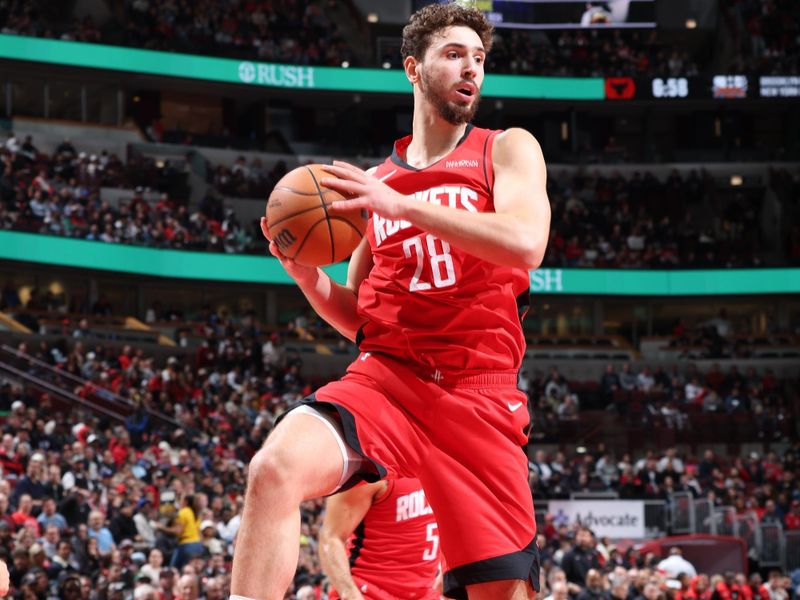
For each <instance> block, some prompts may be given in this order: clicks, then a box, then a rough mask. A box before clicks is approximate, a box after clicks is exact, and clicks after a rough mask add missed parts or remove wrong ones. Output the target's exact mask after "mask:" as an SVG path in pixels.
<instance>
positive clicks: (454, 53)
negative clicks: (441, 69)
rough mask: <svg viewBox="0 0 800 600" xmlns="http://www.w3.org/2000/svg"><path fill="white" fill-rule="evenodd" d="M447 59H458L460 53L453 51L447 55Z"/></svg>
mask: <svg viewBox="0 0 800 600" xmlns="http://www.w3.org/2000/svg"><path fill="white" fill-rule="evenodd" d="M447 58H458V52H456V51H455V50H451V51H450V52H448V53H447Z"/></svg>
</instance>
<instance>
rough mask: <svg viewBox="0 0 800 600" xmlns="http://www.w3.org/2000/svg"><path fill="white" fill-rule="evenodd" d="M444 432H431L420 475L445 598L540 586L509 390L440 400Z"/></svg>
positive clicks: (521, 421) (523, 420)
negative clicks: (494, 585)
mask: <svg viewBox="0 0 800 600" xmlns="http://www.w3.org/2000/svg"><path fill="white" fill-rule="evenodd" d="M441 401H442V402H443V403H444V404H445V407H444V408H445V409H446V411H447V412H446V414H448V415H449V420H448V423H447V427H443V428H437V429H436V430H435V431H434V432H433V435H434V436H435V437H434V443H433V444H432V449H431V451H430V453H429V454H428V457H427V460H426V461H425V466H424V468H423V469H422V473H421V475H420V479H421V480H422V485H423V488H424V489H425V495H426V497H427V498H428V500H429V502H430V504H431V507H432V508H433V511H434V513H435V515H436V520H437V522H438V524H439V531H440V534H441V547H442V551H443V553H444V557H445V561H446V563H447V567H448V571H447V573H446V574H445V577H444V581H445V592H446V593H447V592H451V593H453V594H455V597H459V598H463V597H464V588H465V587H466V586H467V585H473V584H476V583H483V582H487V583H488V582H494V581H502V580H515V579H516V580H520V581H523V582H524V581H527V580H533V581H536V582H537V584H538V571H539V560H538V551H537V548H536V543H535V534H536V522H535V518H534V510H533V500H532V498H531V490H530V487H529V484H528V460H527V456H526V455H525V452H524V450H523V449H522V447H521V446H522V444H523V443H524V441H525V440H526V436H525V435H524V431H525V429H526V427H527V425H528V417H527V414H524V413H523V411H522V405H521V404H520V405H519V408H518V404H519V403H521V402H522V401H521V400H520V399H519V395H518V392H517V391H516V390H514V389H510V390H506V389H505V388H503V389H497V390H495V389H492V390H488V391H485V390H468V391H465V392H456V391H454V392H452V393H451V394H450V395H449V396H447V397H443V398H442V399H441Z"/></svg>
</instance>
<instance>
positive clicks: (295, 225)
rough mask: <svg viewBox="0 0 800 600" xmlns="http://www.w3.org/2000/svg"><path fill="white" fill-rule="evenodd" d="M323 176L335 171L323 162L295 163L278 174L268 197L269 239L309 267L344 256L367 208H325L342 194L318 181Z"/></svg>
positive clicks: (364, 223)
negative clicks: (287, 170)
mask: <svg viewBox="0 0 800 600" xmlns="http://www.w3.org/2000/svg"><path fill="white" fill-rule="evenodd" d="M323 177H334V175H331V174H330V173H327V172H325V171H323V170H322V165H316V164H315V165H304V166H302V167H297V168H296V169H294V170H292V171H289V172H288V173H287V174H286V175H284V176H283V177H282V178H281V180H280V181H279V182H278V183H277V185H276V186H275V189H274V190H272V193H271V194H270V195H269V200H267V228H268V229H269V237H270V239H272V240H273V241H274V242H275V243H276V244H277V245H278V248H280V251H281V252H282V253H283V254H284V255H285V256H286V257H287V258H291V259H293V260H295V261H297V262H298V263H299V264H301V265H307V266H309V267H321V266H324V265H329V264H332V263H336V262H339V261H341V260H344V259H346V258H347V257H348V256H350V255H351V254H352V253H353V250H355V249H356V246H358V243H359V242H360V241H361V238H362V237H364V230H365V229H366V227H367V211H366V210H353V211H347V212H341V213H340V212H336V213H333V212H328V207H329V206H330V205H331V204H332V203H333V202H336V201H337V200H343V199H344V197H343V196H342V195H341V194H340V193H339V192H337V191H335V190H332V189H329V188H326V187H325V186H324V185H322V184H320V182H319V181H320V179H322V178H323Z"/></svg>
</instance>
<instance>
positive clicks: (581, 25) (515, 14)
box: [414, 0, 656, 29]
mask: <svg viewBox="0 0 800 600" xmlns="http://www.w3.org/2000/svg"><path fill="white" fill-rule="evenodd" d="M437 1H438V2H439V3H446V2H449V1H450V0H437ZM429 3H430V0H414V8H415V9H418V8H421V7H422V6H425V5H426V4H429ZM471 4H475V5H476V6H477V7H478V8H480V9H481V10H482V11H483V12H484V14H485V15H486V17H487V18H488V19H489V21H491V23H492V24H493V25H494V26H495V27H502V28H508V29H614V28H624V29H652V28H654V27H655V26H656V0H608V1H606V2H594V1H591V0H588V1H587V0H475V1H474V2H471Z"/></svg>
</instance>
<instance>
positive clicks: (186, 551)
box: [158, 494, 208, 569]
mask: <svg viewBox="0 0 800 600" xmlns="http://www.w3.org/2000/svg"><path fill="white" fill-rule="evenodd" d="M207 506H208V497H207V496H206V495H205V494H195V495H192V494H187V495H185V496H184V497H183V502H182V505H181V509H180V510H179V511H178V515H177V516H176V517H175V521H174V522H173V523H172V525H170V526H166V525H159V526H158V529H160V530H161V531H165V532H167V533H170V534H172V535H174V536H175V537H177V538H178V546H177V548H175V552H173V554H172V560H171V561H170V566H172V567H175V568H177V569H182V568H183V565H185V564H186V563H187V562H189V561H190V560H191V559H193V558H195V557H198V556H203V551H204V546H203V542H202V539H201V536H200V521H201V518H202V514H203V511H204V510H205V509H206V507H207Z"/></svg>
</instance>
